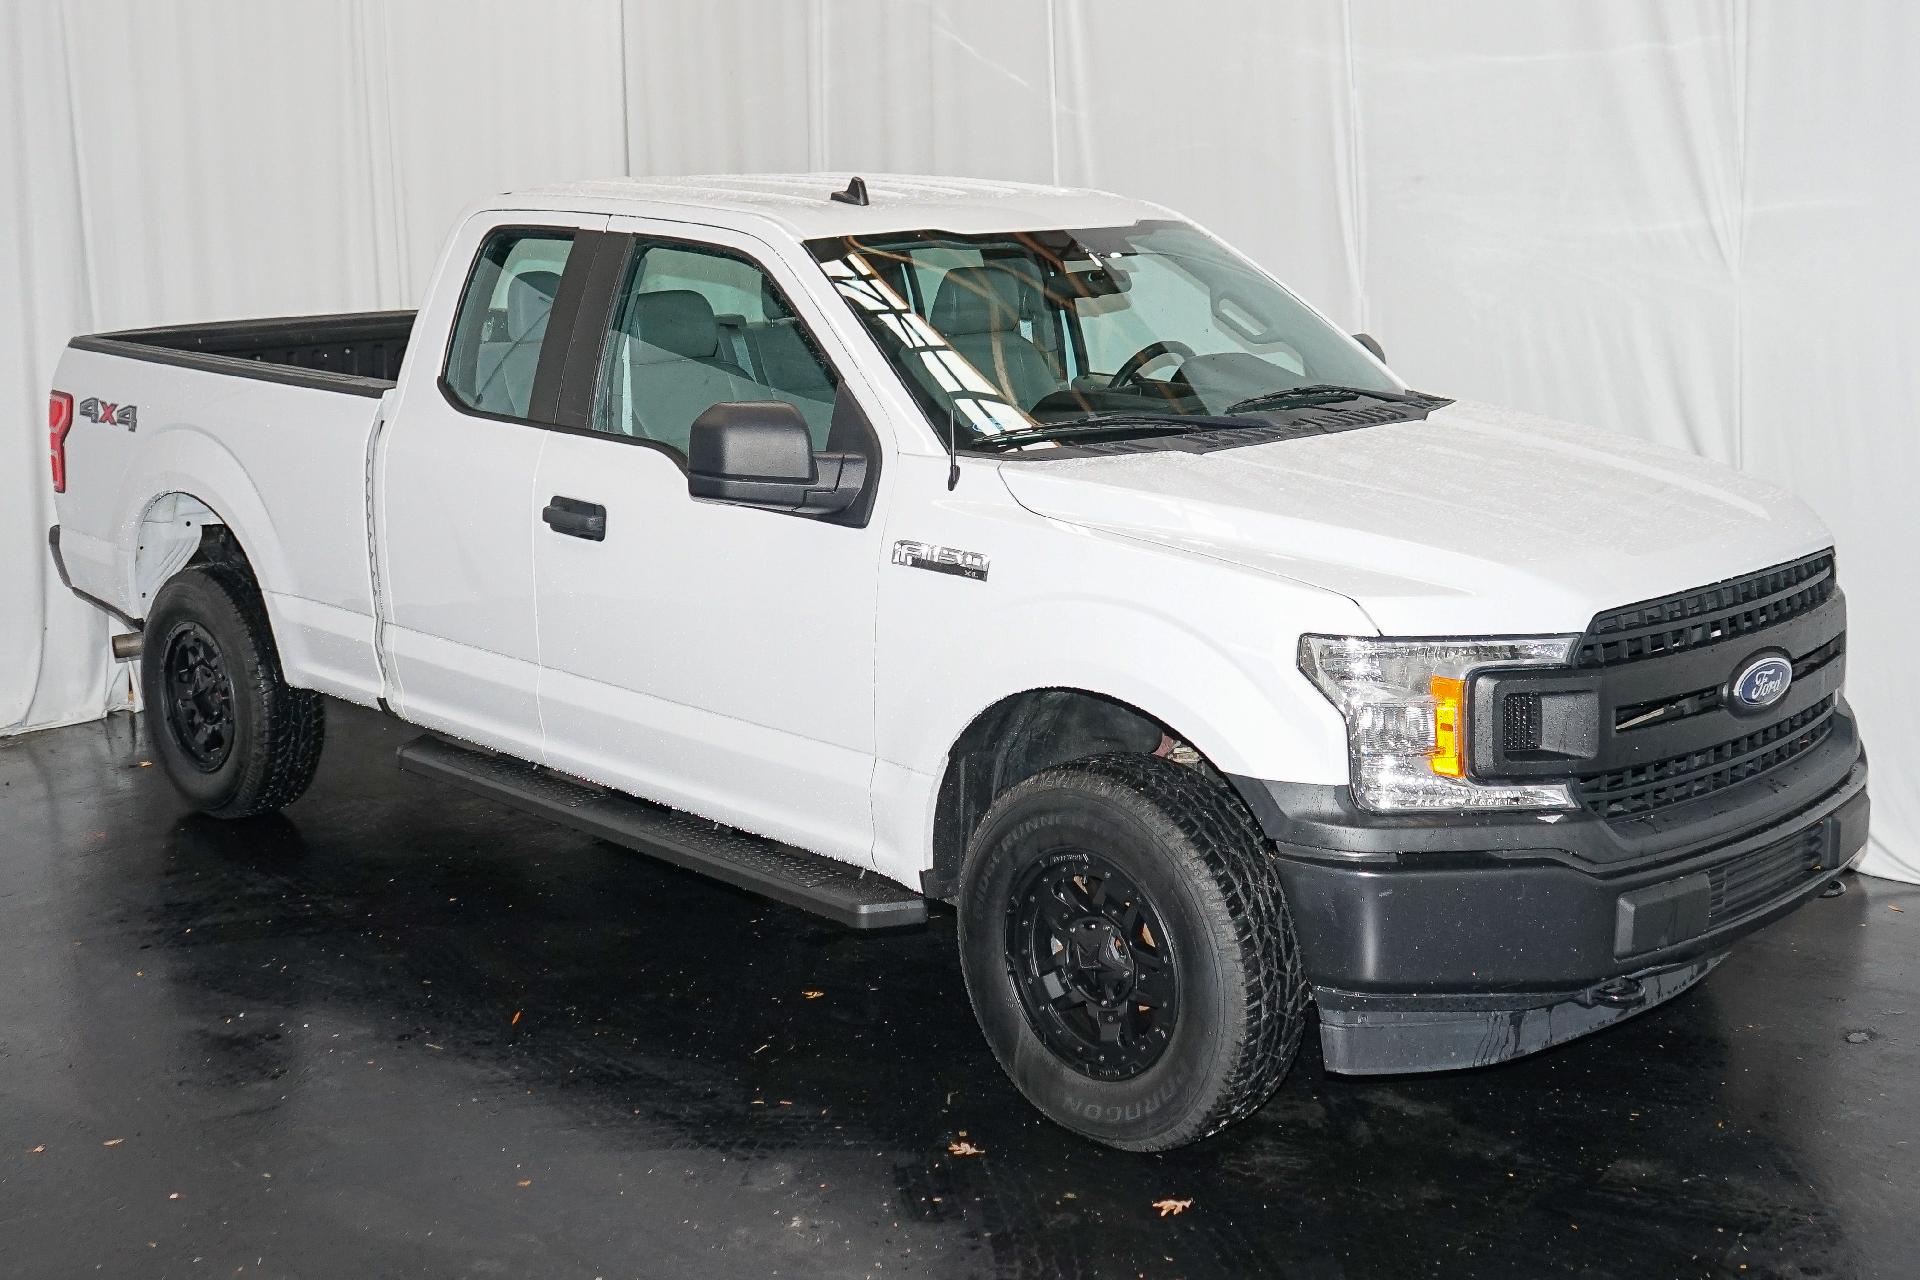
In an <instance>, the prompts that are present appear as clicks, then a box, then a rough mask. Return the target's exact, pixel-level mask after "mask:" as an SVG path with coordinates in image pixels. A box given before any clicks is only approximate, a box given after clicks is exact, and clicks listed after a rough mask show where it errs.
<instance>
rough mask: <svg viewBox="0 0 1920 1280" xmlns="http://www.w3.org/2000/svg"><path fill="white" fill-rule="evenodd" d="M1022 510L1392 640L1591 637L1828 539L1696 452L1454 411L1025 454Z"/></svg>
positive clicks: (1514, 417) (1797, 508)
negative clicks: (1609, 612) (1188, 557)
mask: <svg viewBox="0 0 1920 1280" xmlns="http://www.w3.org/2000/svg"><path fill="white" fill-rule="evenodd" d="M1000 474H1001V476H1002V477H1003V479H1004V480H1005V482H1006V484H1007V487H1008V489H1009V490H1011V492H1012V493H1013V496H1014V498H1015V500H1016V501H1018V502H1019V503H1020V504H1021V505H1022V506H1024V507H1026V508H1027V509H1029V510H1031V511H1033V512H1036V513H1037V514H1040V515H1043V516H1047V517H1050V518H1052V519H1055V520H1060V521H1064V522H1067V523H1070V524H1074V525H1079V526H1084V527H1087V528H1092V529H1099V530H1104V531H1106V532H1109V533H1113V534H1118V535H1121V536H1124V537H1132V538H1139V539H1145V540H1149V541H1153V542H1157V543H1161V544H1164V545H1167V546H1171V547H1177V548H1180V549H1183V550H1186V551H1190V552H1193V553H1197V554H1201V555H1207V556H1211V557H1215V558H1218V559H1224V560H1230V561H1233V562H1235V563H1237V564H1241V565H1243V566H1245V567H1247V568H1249V569H1253V570H1256V571H1259V572H1263V573H1271V574H1275V575H1279V576H1282V577H1286V578H1290V579H1293V580H1295V581H1299V582H1304V583H1308V584H1310V585H1312V586H1316V587H1320V588H1322V589H1324V590H1328V591H1334V592H1338V593H1339V594H1341V595H1344V596H1347V597H1348V598H1350V599H1352V600H1353V601H1354V602H1355V603H1357V604H1358V605H1359V606H1360V607H1361V608H1362V609H1364V610H1365V611H1366V612H1367V614H1368V615H1369V616H1370V617H1371V618H1372V620H1373V622H1374V624H1375V625H1376V626H1378V627H1379V628H1380V630H1381V632H1382V633H1384V634H1387V635H1443V634H1444V635H1497V634H1524V633H1559V632H1568V633H1571V632H1578V631H1582V630H1584V629H1585V628H1586V625H1587V623H1588V621H1589V620H1590V619H1591V618H1592V617H1593V615H1594V614H1595V613H1598V612H1600V611H1601V610H1603V609H1609V608H1613V607H1616V606H1619V605H1625V604H1632V603H1634V602H1636V601H1640V600H1645V599H1649V598H1652V597H1655V596H1661V595H1666V594H1668V593H1670V592H1675V591H1683V590H1686V589H1688V588H1691V587H1697V586H1702V585H1705V584H1707V583H1711V582H1717V581H1720V580H1721V579H1724V578H1730V577H1734V576H1736V575H1738V574H1741V573H1744V572H1747V571H1749V570H1752V569H1757V568H1763V567H1765V566H1767V565H1771V564H1777V563H1779V562H1781V561H1784V560H1791V559H1794V558H1796V557H1798V556H1802V555H1806V554H1810V553H1811V552H1814V551H1818V550H1820V549H1822V548H1824V547H1826V546H1828V545H1830V544H1831V542H1832V538H1831V535H1830V534H1829V533H1828V532H1827V530H1826V529H1825V527H1824V526H1823V525H1822V524H1821V523H1820V521H1819V519H1818V518H1817V517H1815V516H1814V514H1813V513H1812V512H1811V511H1810V510H1808V509H1807V507H1806V506H1805V505H1804V504H1803V503H1801V502H1800V501H1799V500H1798V499H1796V498H1794V497H1792V496H1791V495H1790V494H1788V493H1787V492H1786V491H1785V490H1783V489H1780V488H1778V487H1776V486H1774V485H1771V484H1768V483H1766V482H1764V481H1761V480H1756V479H1754V478H1752V477H1751V476H1746V475H1742V474H1740V473H1738V472H1735V471H1732V470H1730V469H1728V468H1726V467H1723V466H1720V465H1718V464H1716V463H1712V462H1708V461H1706V460H1704V459H1702V458H1698V457H1695V456H1694V455H1692V454H1688V453H1683V452H1680V451H1678V450H1674V449H1668V448H1663V447H1661V446H1658V445H1653V444H1648V443H1646V442H1644V441H1640V440H1634V439H1631V438H1628V437H1624V436H1612V435H1607V434H1604V433H1601V432H1596V431H1593V430H1590V429H1588V428H1584V427H1575V426H1571V425H1568V424H1565V423H1559V422H1554V421H1552V420H1549V419H1545V418H1539V417H1535V416H1533V415H1530V414H1521V413H1516V412H1512V411H1509V410H1504V409H1499V408H1496V407H1494V406H1491V405H1483V404H1473V403H1466V402H1456V403H1455V404H1452V405H1449V406H1447V407H1445V408H1443V409H1440V410H1437V411H1435V412H1434V413H1433V414H1431V415H1430V416H1429V417H1428V418H1427V419H1426V420H1425V421H1421V422H1403V423H1395V424H1392V425H1389V426H1380V427H1364V428H1360V429H1358V430H1352V431H1344V432H1339V433H1336V434H1332V435H1325V436H1312V437H1307V438H1304V439H1298V440H1287V441H1278V442H1275V443H1271V444H1260V445H1250V446H1246V447H1243V448H1230V449H1220V450H1216V451H1214V452H1212V453H1203V454H1195V453H1180V452H1174V451H1156V452H1151V453H1138V454H1121V455H1115V456H1107V457H1093V458H1061V459H1058V460H1045V459H1042V458H1037V457H1035V458H1031V459H1030V460H1012V459H1009V460H1007V461H1006V462H1004V463H1003V464H1002V465H1001V468H1000Z"/></svg>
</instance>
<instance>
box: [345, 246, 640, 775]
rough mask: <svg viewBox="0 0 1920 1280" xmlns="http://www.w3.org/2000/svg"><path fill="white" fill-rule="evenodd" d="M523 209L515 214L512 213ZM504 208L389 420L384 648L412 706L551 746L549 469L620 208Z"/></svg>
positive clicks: (408, 708) (498, 738)
mask: <svg viewBox="0 0 1920 1280" xmlns="http://www.w3.org/2000/svg"><path fill="white" fill-rule="evenodd" d="M509 216H510V215H509ZM502 217H503V215H501V214H498V213H489V214H486V215H483V216H482V217H479V218H476V219H474V220H473V221H472V222H470V223H469V224H468V225H467V227H466V228H465V229H464V232H463V236H462V243H461V244H460V245H458V246H456V248H455V250H454V251H453V252H454V254H455V258H454V259H452V260H450V262H449V265H448V266H447V267H446V268H444V269H445V270H446V271H448V272H460V271H464V283H461V284H457V285H456V286H455V287H451V288H449V287H447V285H446V282H445V281H443V282H441V285H440V286H439V287H437V288H436V289H435V290H434V293H433V298H434V301H433V302H432V303H430V307H431V308H432V310H430V311H423V312H422V313H421V315H420V318H419V319H418V320H417V321H416V326H415V333H416V335H421V336H417V337H416V339H415V341H416V342H418V341H422V340H423V338H424V336H425V335H445V341H444V342H442V343H440V344H439V349H438V350H421V351H417V352H413V353H410V356H409V361H410V364H409V370H408V374H407V376H406V377H405V378H404V379H403V380H402V384H401V391H400V398H399V400H398V402H397V403H396V404H395V406H394V408H393V411H392V413H391V415H390V418H389V421H388V424H387V427H386V428H385V431H384V433H383V438H382V442H381V448H380V452H379V455H378V456H379V459H380V466H379V471H378V474H377V475H376V484H377V501H378V503H379V507H378V511H379V518H380V525H379V527H380V532H381V537H380V547H381V551H382V556H381V563H380V583H379V586H380V596H381V599H382V602H383V604H384V608H383V610H382V619H381V621H382V627H381V646H382V650H383V653H384V655H385V659H386V663H387V678H388V684H389V689H390V695H389V696H390V699H391V701H392V702H393V704H394V707H395V710H396V711H398V712H399V714H400V715H402V716H403V717H405V718H406V719H408V720H410V721H413V722H415V723H417V724H421V725H425V726H427V727H430V728H435V729H441V730H444V731H447V732H450V733H453V734H456V735H458V736H459V737H462V738H465V739H468V740H470V741H474V742H480V743H484V744H486V745H488V746H492V747H497V748H500V749H502V750H507V751H511V752H513V753H514V754H516V755H520V756H524V757H526V758H528V759H533V760H538V759H540V711H539V701H538V683H539V637H538V634H537V632H536V629H535V626H534V566H533V548H534V535H535V530H536V529H543V528H544V526H542V525H541V524H540V515H539V512H540V504H538V503H536V502H535V501H534V490H533V479H534V474H535V471H536V470H537V468H538V466H539V461H540V454H541V451H542V449H543V448H544V447H545V445H546V442H547V440H548V438H549V433H548V432H547V431H546V430H544V429H543V428H544V426H546V425H547V424H549V423H551V422H552V420H553V419H554V416H555V413H554V405H555V404H556V403H557V400H558V396H559V390H560V387H561V384H562V382H563V381H564V376H565V372H566V360H565V357H566V354H567V352H568V350H569V342H568V339H569V336H570V334H571V330H572V328H573V314H574V312H575V311H576V310H577V309H578V304H579V299H580V291H581V288H582V286H583V285H584V283H585V281H586V280H587V279H588V278H589V276H590V275H591V264H592V260H593V258H594V256H595V254H596V252H597V251H598V250H599V248H601V247H602V245H603V244H604V242H605V241H606V240H607V239H608V237H607V236H606V235H605V234H604V232H603V230H602V229H603V228H604V227H605V225H606V221H607V220H606V218H605V217H604V216H583V215H574V214H564V213H552V212H542V213H537V214H534V213H529V214H527V215H524V217H523V218H516V219H515V220H513V221H510V222H506V223H503V222H502Z"/></svg>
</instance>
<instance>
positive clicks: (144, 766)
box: [140, 760, 153, 769]
mask: <svg viewBox="0 0 1920 1280" xmlns="http://www.w3.org/2000/svg"><path fill="white" fill-rule="evenodd" d="M140 767H141V768H142V769H151V768H153V761H151V760H142V761H141V762H140Z"/></svg>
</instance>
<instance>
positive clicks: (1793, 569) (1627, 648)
mask: <svg viewBox="0 0 1920 1280" xmlns="http://www.w3.org/2000/svg"><path fill="white" fill-rule="evenodd" d="M1835 588H1836V583H1835V579H1834V572H1833V549H1832V548H1828V549H1827V550H1825V551H1822V552H1819V553H1817V554H1815V555H1810V556H1807V557H1806V558H1804V559H1801V560H1793V561H1789V562H1788V563H1786V564H1778V565H1775V566H1773V567H1772V568H1771V569H1762V570H1760V571H1759V572H1758V573H1750V574H1747V575H1745V576H1744V577H1739V578H1728V579H1727V580H1726V581H1724V582H1716V583H1714V584H1713V585H1712V586H1710V587H1701V588H1699V589H1698V590H1694V591H1686V592H1682V593H1680V594H1679V595H1671V596H1663V597H1661V598H1660V599H1658V600H1643V601H1641V602H1640V603H1639V604H1631V605H1628V606H1626V607H1625V608H1623V609H1614V610H1611V611H1609V612H1607V613H1603V614H1600V615H1599V616H1597V617H1596V618H1594V620H1593V622H1592V623H1591V624H1590V625H1589V626H1588V627H1587V634H1586V638H1585V639H1584V640H1583V641H1582V642H1581V645H1580V652H1579V656H1578V658H1577V659H1576V662H1577V664H1578V665H1579V666H1582V667H1611V666H1617V665H1619V664H1621V663H1626V662H1635V661H1638V660H1640V659H1642V658H1652V657H1658V656H1660V655H1662V654H1669V653H1677V652H1679V651H1680V650H1682V649H1694V648H1698V647H1700V646H1701V645H1709V644H1714V643H1716V642H1718V641H1721V640H1726V639H1730V638H1732V637H1735V636H1743V635H1748V634H1750V633H1752V632H1755V631H1761V630H1764V629H1765V628H1767V627H1772V626H1777V625H1779V624H1780V623H1782V622H1785V621H1787V620H1788V619H1789V618H1794V617H1798V616H1799V615H1800V614H1803V613H1807V612H1809V611H1811V610H1813V609H1817V608H1819V607H1820V606H1821V605H1823V604H1825V603H1826V602H1827V600H1828V599H1829V598H1831V597H1832V595H1833V593H1834V590H1835Z"/></svg>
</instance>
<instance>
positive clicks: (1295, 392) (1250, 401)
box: [1226, 382, 1411, 413]
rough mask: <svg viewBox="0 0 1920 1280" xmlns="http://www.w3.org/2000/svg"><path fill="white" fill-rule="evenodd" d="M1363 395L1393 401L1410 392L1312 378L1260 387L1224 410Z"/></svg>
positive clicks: (1268, 407)
mask: <svg viewBox="0 0 1920 1280" xmlns="http://www.w3.org/2000/svg"><path fill="white" fill-rule="evenodd" d="M1362 397H1371V398H1373V399H1375V400H1391V401H1396V402H1397V401H1403V400H1408V399H1411V397H1410V396H1408V395H1406V394H1404V393H1402V392H1399V391H1372V390H1369V389H1367V388H1366V387H1345V386H1341V385H1340V384H1339V383H1336V382H1313V383H1309V384H1307V385H1306V386H1304V387H1286V388H1284V389H1282V390H1280V391H1263V392H1261V393H1260V394H1259V395H1257V396H1248V397H1247V398H1246V399H1244V400H1236V401H1234V402H1233V403H1232V404H1230V405H1228V406H1227V407H1226V412H1227V413H1246V412H1248V411H1249V410H1253V409H1278V408H1281V407H1282V406H1284V405H1287V404H1289V403H1291V402H1292V401H1295V400H1306V401H1311V402H1313V403H1315V404H1334V403H1336V402H1338V401H1341V400H1358V399H1360V398H1362Z"/></svg>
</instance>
